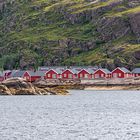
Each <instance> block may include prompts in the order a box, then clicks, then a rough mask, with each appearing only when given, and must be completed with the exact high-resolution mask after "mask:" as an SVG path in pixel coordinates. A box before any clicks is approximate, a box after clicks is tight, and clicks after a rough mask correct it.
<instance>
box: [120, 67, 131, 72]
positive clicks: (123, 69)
mask: <svg viewBox="0 0 140 140" xmlns="http://www.w3.org/2000/svg"><path fill="white" fill-rule="evenodd" d="M120 69H121V70H122V71H123V72H125V73H131V72H130V71H129V70H128V69H126V68H125V67H121V68H120Z"/></svg>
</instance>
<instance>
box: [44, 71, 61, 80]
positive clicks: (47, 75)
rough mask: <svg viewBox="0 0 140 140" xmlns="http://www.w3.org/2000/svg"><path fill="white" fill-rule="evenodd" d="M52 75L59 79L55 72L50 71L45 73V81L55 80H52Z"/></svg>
mask: <svg viewBox="0 0 140 140" xmlns="http://www.w3.org/2000/svg"><path fill="white" fill-rule="evenodd" d="M54 74H56V78H58V77H59V75H58V74H57V73H56V72H55V71H53V70H50V71H49V72H47V73H46V75H45V77H44V78H45V79H56V78H53V75H54Z"/></svg>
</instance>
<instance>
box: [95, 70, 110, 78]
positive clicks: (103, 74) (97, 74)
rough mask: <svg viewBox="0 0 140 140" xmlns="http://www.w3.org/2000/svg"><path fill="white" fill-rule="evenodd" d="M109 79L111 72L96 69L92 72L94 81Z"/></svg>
mask: <svg viewBox="0 0 140 140" xmlns="http://www.w3.org/2000/svg"><path fill="white" fill-rule="evenodd" d="M102 78H103V79H104V78H111V72H110V71H109V70H108V69H98V70H96V71H95V72H94V79H102Z"/></svg>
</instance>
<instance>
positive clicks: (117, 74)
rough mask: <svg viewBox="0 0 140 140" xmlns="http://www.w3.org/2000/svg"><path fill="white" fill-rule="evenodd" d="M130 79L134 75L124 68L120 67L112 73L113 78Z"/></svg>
mask: <svg viewBox="0 0 140 140" xmlns="http://www.w3.org/2000/svg"><path fill="white" fill-rule="evenodd" d="M129 77H132V73H131V72H130V71H129V70H128V69H126V68H124V67H122V68H120V67H118V68H116V69H114V70H113V71H112V78H129Z"/></svg>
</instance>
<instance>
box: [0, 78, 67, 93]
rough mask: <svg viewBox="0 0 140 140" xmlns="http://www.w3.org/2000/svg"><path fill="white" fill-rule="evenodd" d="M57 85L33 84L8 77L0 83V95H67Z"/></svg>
mask: <svg viewBox="0 0 140 140" xmlns="http://www.w3.org/2000/svg"><path fill="white" fill-rule="evenodd" d="M67 94H68V92H67V90H64V89H61V88H59V87H56V86H54V87H48V86H47V85H46V86H44V87H40V86H37V85H36V86H35V85H34V84H32V83H29V82H27V81H26V80H24V79H22V78H10V79H7V80H5V81H4V82H2V83H1V84H0V95H67Z"/></svg>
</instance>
